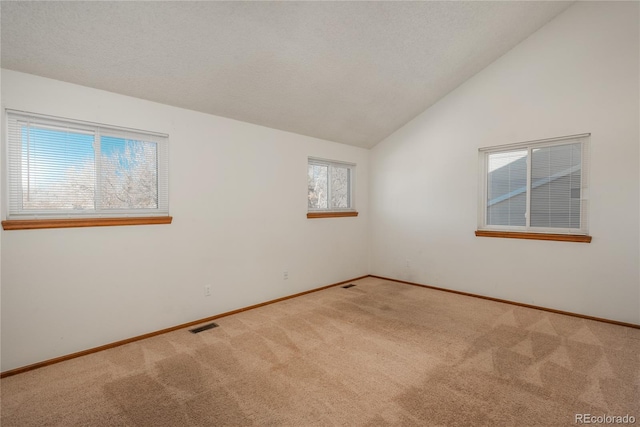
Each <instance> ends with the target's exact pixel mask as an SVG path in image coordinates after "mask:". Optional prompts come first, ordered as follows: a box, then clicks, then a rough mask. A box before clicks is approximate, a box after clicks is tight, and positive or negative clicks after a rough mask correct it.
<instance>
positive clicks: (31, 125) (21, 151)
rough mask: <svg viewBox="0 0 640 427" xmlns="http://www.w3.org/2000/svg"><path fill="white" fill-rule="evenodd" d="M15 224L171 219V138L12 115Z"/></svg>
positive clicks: (12, 212)
mask: <svg viewBox="0 0 640 427" xmlns="http://www.w3.org/2000/svg"><path fill="white" fill-rule="evenodd" d="M7 123H8V177H7V180H8V186H9V204H8V212H7V216H8V219H9V220H29V219H71V218H115V217H133V216H145V217H149V216H168V215H169V197H168V146H167V145H168V138H167V136H166V135H161V134H154V133H147V132H142V131H134V130H129V129H124V128H116V127H111V126H105V125H98V124H92V123H85V122H76V121H70V120H66V119H59V118H53V117H48V116H41V115H35V114H30V113H23V112H16V111H11V110H8V111H7Z"/></svg>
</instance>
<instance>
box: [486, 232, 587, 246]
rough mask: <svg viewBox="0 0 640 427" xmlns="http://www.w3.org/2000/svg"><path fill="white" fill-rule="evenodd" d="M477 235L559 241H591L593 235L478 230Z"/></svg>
mask: <svg viewBox="0 0 640 427" xmlns="http://www.w3.org/2000/svg"><path fill="white" fill-rule="evenodd" d="M476 236H478V237H502V238H506V239H528V240H556V241H559V242H579V243H591V236H584V235H579V234H546V233H519V232H513V231H488V230H476Z"/></svg>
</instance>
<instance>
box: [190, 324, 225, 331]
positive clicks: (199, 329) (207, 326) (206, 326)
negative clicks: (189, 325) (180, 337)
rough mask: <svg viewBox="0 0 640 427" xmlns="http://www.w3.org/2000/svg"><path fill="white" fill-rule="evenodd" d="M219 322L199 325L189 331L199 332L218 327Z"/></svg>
mask: <svg viewBox="0 0 640 427" xmlns="http://www.w3.org/2000/svg"><path fill="white" fill-rule="evenodd" d="M217 327H218V324H217V323H209V324H208V325H204V326H198V327H197V328H193V329H189V332H191V333H192V334H197V333H198V332H202V331H206V330H207V329H213V328H217Z"/></svg>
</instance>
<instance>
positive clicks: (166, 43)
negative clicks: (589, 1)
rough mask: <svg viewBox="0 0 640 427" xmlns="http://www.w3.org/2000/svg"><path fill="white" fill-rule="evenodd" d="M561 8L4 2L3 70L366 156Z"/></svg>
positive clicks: (442, 4)
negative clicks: (347, 147)
mask: <svg viewBox="0 0 640 427" xmlns="http://www.w3.org/2000/svg"><path fill="white" fill-rule="evenodd" d="M570 4H571V2H547V1H543V2H510V1H509V2H475V1H471V2H302V1H300V2H284V1H282V2H202V1H200V2H188V1H171V2H120V1H111V2H88V1H81V2H58V1H51V2H39V1H24V2H22V1H18V2H13V1H3V2H1V5H0V8H1V9H0V12H1V15H2V16H1V27H0V28H1V39H0V42H1V52H2V53H1V65H2V67H3V68H6V69H11V70H16V71H22V72H25V73H30V74H36V75H39V76H44V77H49V78H53V79H57V80H62V81H67V82H71V83H76V84H80V85H84V86H89V87H94V88H98V89H104V90H107V91H111V92H115V93H120V94H125V95H129V96H134V97H138V98H143V99H148V100H151V101H156V102H160V103H164V104H169V105H174V106H178V107H183V108H187V109H191V110H196V111H201V112H205V113H210V114H215V115H218V116H223V117H229V118H232V119H237V120H241V121H245V122H250V123H255V124H259V125H264V126H268V127H272V128H276V129H282V130H285V131H290V132H296V133H299V134H303V135H309V136H314V137H318V138H323V139H327V140H331V141H336V142H341V143H345V144H351V145H355V146H360V147H372V146H374V145H375V144H377V143H378V142H380V141H381V140H383V139H384V138H385V137H387V136H388V135H390V134H391V133H393V132H394V131H395V130H397V129H398V128H400V127H402V126H403V125H404V124H405V123H407V122H408V121H410V120H411V119H412V118H414V117H415V116H417V115H418V114H420V113H421V112H422V111H424V110H425V109H427V108H428V107H429V106H431V105H432V104H434V103H435V102H436V101H438V100H439V99H440V98H442V97H443V96H444V95H446V94H447V93H448V92H450V91H451V90H453V89H455V88H456V87H457V86H459V85H460V84H461V83H463V82H464V81H465V80H467V79H468V78H469V77H471V76H473V75H474V74H475V73H477V72H478V71H480V70H482V69H483V68H484V67H486V66H487V65H489V64H490V63H491V62H493V61H494V60H496V59H497V58H499V57H500V56H501V55H503V54H504V53H506V52H507V51H508V50H509V49H511V48H512V47H514V46H515V45H517V44H518V43H520V42H521V41H522V40H524V39H525V38H526V37H528V36H529V35H531V34H532V33H533V32H535V31H536V30H538V29H539V28H540V27H542V26H543V25H544V24H546V23H547V22H548V21H550V20H551V19H553V17H555V16H556V15H558V14H559V13H561V12H562V11H563V10H565V9H566V8H567V7H569V6H570Z"/></svg>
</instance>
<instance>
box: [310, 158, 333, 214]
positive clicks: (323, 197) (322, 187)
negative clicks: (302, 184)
mask: <svg viewBox="0 0 640 427" xmlns="http://www.w3.org/2000/svg"><path fill="white" fill-rule="evenodd" d="M328 174H329V167H328V166H327V165H312V164H310V165H309V174H308V178H307V183H308V187H309V192H308V199H309V202H308V203H309V205H308V206H309V209H327V208H328V207H329V206H328V197H327V196H328V192H329V188H328V182H329V181H328Z"/></svg>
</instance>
